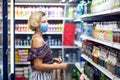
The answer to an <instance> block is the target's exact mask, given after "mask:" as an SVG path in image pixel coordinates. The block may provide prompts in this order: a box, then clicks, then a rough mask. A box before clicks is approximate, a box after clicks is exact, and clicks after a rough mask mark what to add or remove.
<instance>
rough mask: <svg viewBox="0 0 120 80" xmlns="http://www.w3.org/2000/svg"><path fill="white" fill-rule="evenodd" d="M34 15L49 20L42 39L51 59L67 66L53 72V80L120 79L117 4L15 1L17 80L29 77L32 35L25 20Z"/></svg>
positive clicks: (115, 0) (118, 0) (111, 0)
mask: <svg viewBox="0 0 120 80" xmlns="http://www.w3.org/2000/svg"><path fill="white" fill-rule="evenodd" d="M34 11H44V12H45V13H46V15H47V17H48V22H49V29H48V32H46V33H44V34H43V37H44V39H45V41H46V43H47V45H49V46H50V48H51V49H52V52H53V56H54V58H58V57H60V58H62V59H63V62H64V63H68V64H70V67H69V69H68V70H66V71H61V70H54V73H53V78H54V80H84V78H85V80H119V79H120V78H119V77H120V54H119V52H120V18H119V17H120V0H62V1H60V0H52V1H49V2H48V1H47V0H34V1H33V0H26V1H24V0H16V3H15V20H14V21H15V26H14V28H15V41H14V42H15V77H16V80H19V79H23V80H29V77H30V72H31V69H30V65H31V63H30V62H29V61H27V57H28V54H29V51H30V44H31V37H32V35H33V33H34V32H33V31H31V30H30V29H29V28H28V26H27V20H28V17H29V16H30V15H31V13H33V12H34ZM83 73H84V75H83Z"/></svg>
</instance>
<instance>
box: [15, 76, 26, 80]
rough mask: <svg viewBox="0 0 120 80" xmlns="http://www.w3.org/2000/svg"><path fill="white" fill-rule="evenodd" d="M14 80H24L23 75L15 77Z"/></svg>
mask: <svg viewBox="0 0 120 80" xmlns="http://www.w3.org/2000/svg"><path fill="white" fill-rule="evenodd" d="M15 80H26V78H25V77H24V76H22V77H15Z"/></svg>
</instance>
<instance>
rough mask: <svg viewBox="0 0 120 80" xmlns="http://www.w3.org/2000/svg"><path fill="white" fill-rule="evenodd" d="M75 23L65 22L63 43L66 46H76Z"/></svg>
mask: <svg viewBox="0 0 120 80" xmlns="http://www.w3.org/2000/svg"><path fill="white" fill-rule="evenodd" d="M75 29H76V25H75V24H65V25H64V33H63V35H64V38H63V39H64V40H63V45H64V46H74V39H75Z"/></svg>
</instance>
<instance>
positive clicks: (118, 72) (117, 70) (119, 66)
mask: <svg viewBox="0 0 120 80" xmlns="http://www.w3.org/2000/svg"><path fill="white" fill-rule="evenodd" d="M115 75H117V76H118V77H120V64H116V65H115Z"/></svg>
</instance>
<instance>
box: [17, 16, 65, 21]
mask: <svg viewBox="0 0 120 80" xmlns="http://www.w3.org/2000/svg"><path fill="white" fill-rule="evenodd" d="M63 19H64V18H55V17H52V18H48V20H63ZM15 20H28V18H26V17H21V18H15Z"/></svg>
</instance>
